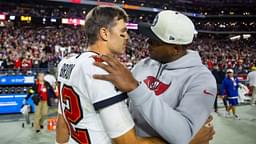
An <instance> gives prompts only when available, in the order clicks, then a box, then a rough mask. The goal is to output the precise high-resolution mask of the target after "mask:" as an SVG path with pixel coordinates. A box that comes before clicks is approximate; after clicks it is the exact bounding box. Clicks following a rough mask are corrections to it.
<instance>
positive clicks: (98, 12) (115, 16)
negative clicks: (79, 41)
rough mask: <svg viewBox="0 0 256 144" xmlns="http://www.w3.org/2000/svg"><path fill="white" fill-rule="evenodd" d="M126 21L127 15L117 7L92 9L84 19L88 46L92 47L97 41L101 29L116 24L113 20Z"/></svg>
mask: <svg viewBox="0 0 256 144" xmlns="http://www.w3.org/2000/svg"><path fill="white" fill-rule="evenodd" d="M121 19H123V20H124V21H125V22H127V21H128V15H127V13H126V12H125V11H124V10H123V9H122V8H119V7H110V6H97V7H95V8H93V9H92V10H91V11H90V12H89V13H88V14H87V16H86V18H85V26H84V29H85V34H86V37H87V39H88V45H93V44H95V42H96V41H97V40H98V34H99V31H100V29H101V28H102V27H106V28H111V27H113V26H114V25H115V24H116V21H115V20H121Z"/></svg>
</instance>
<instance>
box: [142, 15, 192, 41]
mask: <svg viewBox="0 0 256 144" xmlns="http://www.w3.org/2000/svg"><path fill="white" fill-rule="evenodd" d="M139 31H140V32H141V33H142V34H143V35H145V36H147V37H149V38H150V39H153V40H158V41H159V40H160V41H162V42H164V43H167V44H176V45H187V44H190V43H192V41H193V38H194V33H195V26H194V24H193V22H192V21H191V20H190V19H189V18H188V17H187V16H185V15H184V14H182V13H180V12H177V11H172V10H163V11H161V12H159V13H158V14H157V16H156V17H155V19H154V21H153V23H152V24H148V23H141V24H139Z"/></svg>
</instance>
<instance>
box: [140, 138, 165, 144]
mask: <svg viewBox="0 0 256 144" xmlns="http://www.w3.org/2000/svg"><path fill="white" fill-rule="evenodd" d="M138 141H139V143H140V144H167V142H165V141H164V140H162V139H160V138H158V137H147V138H144V137H139V138H138Z"/></svg>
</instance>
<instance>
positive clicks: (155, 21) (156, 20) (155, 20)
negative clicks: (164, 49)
mask: <svg viewBox="0 0 256 144" xmlns="http://www.w3.org/2000/svg"><path fill="white" fill-rule="evenodd" d="M157 22H158V15H157V16H156V17H155V19H154V21H153V23H152V25H151V26H152V27H154V26H155V25H156V23H157Z"/></svg>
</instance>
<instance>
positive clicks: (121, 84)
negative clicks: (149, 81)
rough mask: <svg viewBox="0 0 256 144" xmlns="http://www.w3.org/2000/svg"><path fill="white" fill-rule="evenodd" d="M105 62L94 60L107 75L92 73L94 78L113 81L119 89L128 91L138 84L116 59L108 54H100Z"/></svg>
mask: <svg viewBox="0 0 256 144" xmlns="http://www.w3.org/2000/svg"><path fill="white" fill-rule="evenodd" d="M100 58H101V59H102V60H103V61H104V62H106V63H107V64H104V63H101V62H95V63H94V64H95V65H96V66H98V67H100V68H102V69H104V70H106V71H107V72H108V73H109V74H108V75H94V76H93V77H94V78H95V79H100V80H107V81H110V82H112V83H113V85H115V86H116V87H117V88H118V89H119V90H120V91H122V92H130V91H132V90H134V89H135V88H136V87H137V86H138V81H137V80H136V79H135V78H134V77H133V76H132V73H131V72H130V71H129V70H128V69H127V68H126V67H125V66H124V65H123V64H122V63H120V62H119V61H118V60H116V59H114V58H113V57H110V56H105V55H103V56H100Z"/></svg>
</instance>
